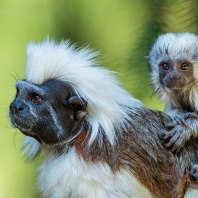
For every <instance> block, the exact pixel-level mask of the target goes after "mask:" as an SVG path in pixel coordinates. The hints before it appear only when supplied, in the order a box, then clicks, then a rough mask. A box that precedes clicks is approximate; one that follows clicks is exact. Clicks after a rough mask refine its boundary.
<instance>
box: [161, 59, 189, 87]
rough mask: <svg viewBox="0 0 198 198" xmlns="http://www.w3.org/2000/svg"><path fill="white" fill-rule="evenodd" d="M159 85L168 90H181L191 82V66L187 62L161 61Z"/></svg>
mask: <svg viewBox="0 0 198 198" xmlns="http://www.w3.org/2000/svg"><path fill="white" fill-rule="evenodd" d="M159 78H160V83H161V84H162V85H164V86H165V87H167V88H169V89H182V88H183V87H184V86H185V85H186V84H187V83H189V82H191V81H193V66H192V64H191V63H190V62H187V61H182V60H181V61H179V60H178V61H172V60H168V61H163V62H161V63H160V64H159Z"/></svg>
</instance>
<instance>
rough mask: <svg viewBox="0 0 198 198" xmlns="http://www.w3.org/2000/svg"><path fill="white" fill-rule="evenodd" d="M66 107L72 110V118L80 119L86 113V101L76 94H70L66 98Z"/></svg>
mask: <svg viewBox="0 0 198 198" xmlns="http://www.w3.org/2000/svg"><path fill="white" fill-rule="evenodd" d="M68 107H69V108H70V109H71V110H72V112H73V115H71V118H72V119H73V120H81V119H82V118H83V117H84V116H85V115H86V107H87V102H86V101H84V100H83V99H80V98H79V97H78V96H71V97H70V98H69V99H68Z"/></svg>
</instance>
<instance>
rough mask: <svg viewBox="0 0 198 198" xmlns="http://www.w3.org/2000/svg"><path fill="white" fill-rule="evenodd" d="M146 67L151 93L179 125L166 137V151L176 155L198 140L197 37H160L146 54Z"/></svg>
mask: <svg viewBox="0 0 198 198" xmlns="http://www.w3.org/2000/svg"><path fill="white" fill-rule="evenodd" d="M149 67H150V73H151V79H152V84H153V87H154V92H155V93H157V94H158V96H159V98H160V99H161V100H162V101H163V102H165V112H166V113H167V114H169V115H170V116H171V117H172V118H173V119H174V120H175V121H176V123H177V124H179V125H175V127H174V128H173V129H172V130H171V131H170V132H169V133H168V134H167V135H166V136H165V140H169V142H168V144H167V145H166V146H167V148H169V147H171V148H172V151H173V152H178V151H179V150H180V149H181V148H182V147H183V145H184V144H185V142H186V141H188V140H189V139H190V138H191V137H192V136H194V137H196V136H198V130H197V129H198V122H197V120H195V118H196V119H197V118H198V115H197V114H196V111H197V110H198V36H196V35H194V34H192V33H188V32H185V33H177V34H175V33H167V34H164V35H161V36H159V38H158V39H157V41H156V42H155V44H154V45H153V47H152V49H151V51H150V54H149ZM187 119H188V123H187V122H186V120H187ZM189 123H190V124H189Z"/></svg>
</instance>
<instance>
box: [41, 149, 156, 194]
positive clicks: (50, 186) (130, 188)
mask: <svg viewBox="0 0 198 198" xmlns="http://www.w3.org/2000/svg"><path fill="white" fill-rule="evenodd" d="M39 172H40V175H39V178H38V183H39V187H40V189H41V190H42V191H43V193H44V196H46V197H48V198H130V197H131V198H152V197H153V196H152V195H151V194H150V193H149V191H148V190H147V189H146V188H145V187H144V186H142V184H141V183H139V182H138V181H137V180H136V178H135V177H134V176H133V175H132V174H131V173H130V172H129V171H127V170H124V169H122V170H120V171H119V172H117V173H113V172H112V171H111V169H110V167H109V166H108V165H107V164H104V163H87V162H85V161H84V160H83V159H81V158H79V157H78V156H77V154H76V152H75V150H74V149H71V150H70V151H69V153H68V154H67V155H65V156H59V157H58V158H55V157H54V156H47V157H46V158H45V160H44V161H43V163H42V165H41V166H40V168H39Z"/></svg>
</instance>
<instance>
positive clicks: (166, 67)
mask: <svg viewBox="0 0 198 198" xmlns="http://www.w3.org/2000/svg"><path fill="white" fill-rule="evenodd" d="M160 67H161V68H162V69H163V70H169V65H168V63H161V64H160Z"/></svg>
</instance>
